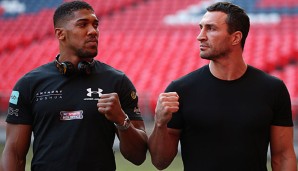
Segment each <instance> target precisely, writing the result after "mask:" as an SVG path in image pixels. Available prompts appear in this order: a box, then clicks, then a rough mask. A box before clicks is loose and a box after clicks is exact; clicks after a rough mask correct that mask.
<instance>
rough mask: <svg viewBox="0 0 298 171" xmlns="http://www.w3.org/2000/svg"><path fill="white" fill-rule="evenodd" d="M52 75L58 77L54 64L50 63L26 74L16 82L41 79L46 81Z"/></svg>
mask: <svg viewBox="0 0 298 171" xmlns="http://www.w3.org/2000/svg"><path fill="white" fill-rule="evenodd" d="M53 74H57V75H58V74H60V73H59V72H57V69H56V66H55V64H54V62H50V63H47V64H44V65H41V66H39V67H37V68H35V69H32V70H31V71H29V72H27V73H26V74H25V75H23V76H22V77H21V78H20V79H19V80H18V82H23V81H25V80H28V81H34V80H42V79H43V78H44V79H46V78H48V77H49V76H51V75H53Z"/></svg>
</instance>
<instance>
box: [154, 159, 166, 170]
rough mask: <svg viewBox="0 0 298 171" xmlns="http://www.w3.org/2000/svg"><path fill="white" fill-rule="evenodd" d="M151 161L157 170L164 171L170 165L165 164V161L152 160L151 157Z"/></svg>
mask: <svg viewBox="0 0 298 171" xmlns="http://www.w3.org/2000/svg"><path fill="white" fill-rule="evenodd" d="M151 161H152V164H153V165H154V166H155V167H156V168H157V169H158V170H164V169H166V168H167V167H168V166H169V165H170V162H167V161H165V160H157V159H153V158H152V157H151Z"/></svg>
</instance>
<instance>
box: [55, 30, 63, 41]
mask: <svg viewBox="0 0 298 171" xmlns="http://www.w3.org/2000/svg"><path fill="white" fill-rule="evenodd" d="M55 36H56V38H57V39H58V40H63V39H64V38H65V36H64V30H63V29H62V28H55Z"/></svg>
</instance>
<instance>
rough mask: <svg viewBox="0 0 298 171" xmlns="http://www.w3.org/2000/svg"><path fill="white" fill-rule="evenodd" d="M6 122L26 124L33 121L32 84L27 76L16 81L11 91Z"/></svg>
mask: <svg viewBox="0 0 298 171" xmlns="http://www.w3.org/2000/svg"><path fill="white" fill-rule="evenodd" d="M6 122H8V123H13V124H26V125H31V124H32V123H33V117H32V110H31V98H30V85H29V80H28V79H26V78H25V77H23V78H21V79H20V80H19V81H18V82H17V83H16V85H15V86H14V88H13V90H12V92H11V96H10V99H9V107H8V111H7V117H6Z"/></svg>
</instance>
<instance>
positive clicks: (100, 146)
mask: <svg viewBox="0 0 298 171" xmlns="http://www.w3.org/2000/svg"><path fill="white" fill-rule="evenodd" d="M98 22H99V21H98V19H97V17H96V15H95V13H94V10H93V9H92V7H91V6H90V5H89V4H87V3H86V2H83V1H73V2H67V3H64V4H62V5H61V6H60V7H58V8H57V9H56V11H55V14H54V27H55V35H56V38H57V39H58V40H59V48H60V53H59V55H57V57H56V59H55V61H53V62H50V63H48V64H45V65H43V66H40V67H38V68H37V69H34V70H33V71H30V72H29V73H27V74H26V75H24V76H23V77H22V78H21V79H20V80H19V81H18V82H17V84H16V85H15V87H14V88H13V91H12V94H11V98H10V101H9V102H10V103H9V110H8V115H7V119H6V121H7V135H6V143H5V149H4V151H3V156H2V165H3V170H4V171H12V170H24V168H25V164H26V154H27V152H28V149H29V146H30V142H31V135H32V133H33V136H34V140H33V159H32V163H31V170H32V171H66V170H71V171H85V170H90V171H91V170H94V171H95V170H96V171H103V170H104V171H114V170H116V164H115V158H114V152H113V143H114V139H115V134H117V135H118V138H119V140H120V151H121V153H122V154H123V156H124V157H125V158H126V159H127V160H129V161H131V162H132V163H134V164H136V165H140V164H142V163H143V162H144V160H145V158H146V151H147V135H146V133H145V126H144V122H143V120H142V117H141V115H140V111H139V108H138V96H137V93H136V89H135V87H134V85H133V84H132V82H131V81H130V80H129V79H128V78H127V76H126V75H125V74H124V73H122V72H121V71H118V70H116V69H114V68H112V67H111V66H109V65H107V64H104V63H101V62H99V61H96V60H94V57H95V56H96V55H97V46H98V35H99V31H98Z"/></svg>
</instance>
